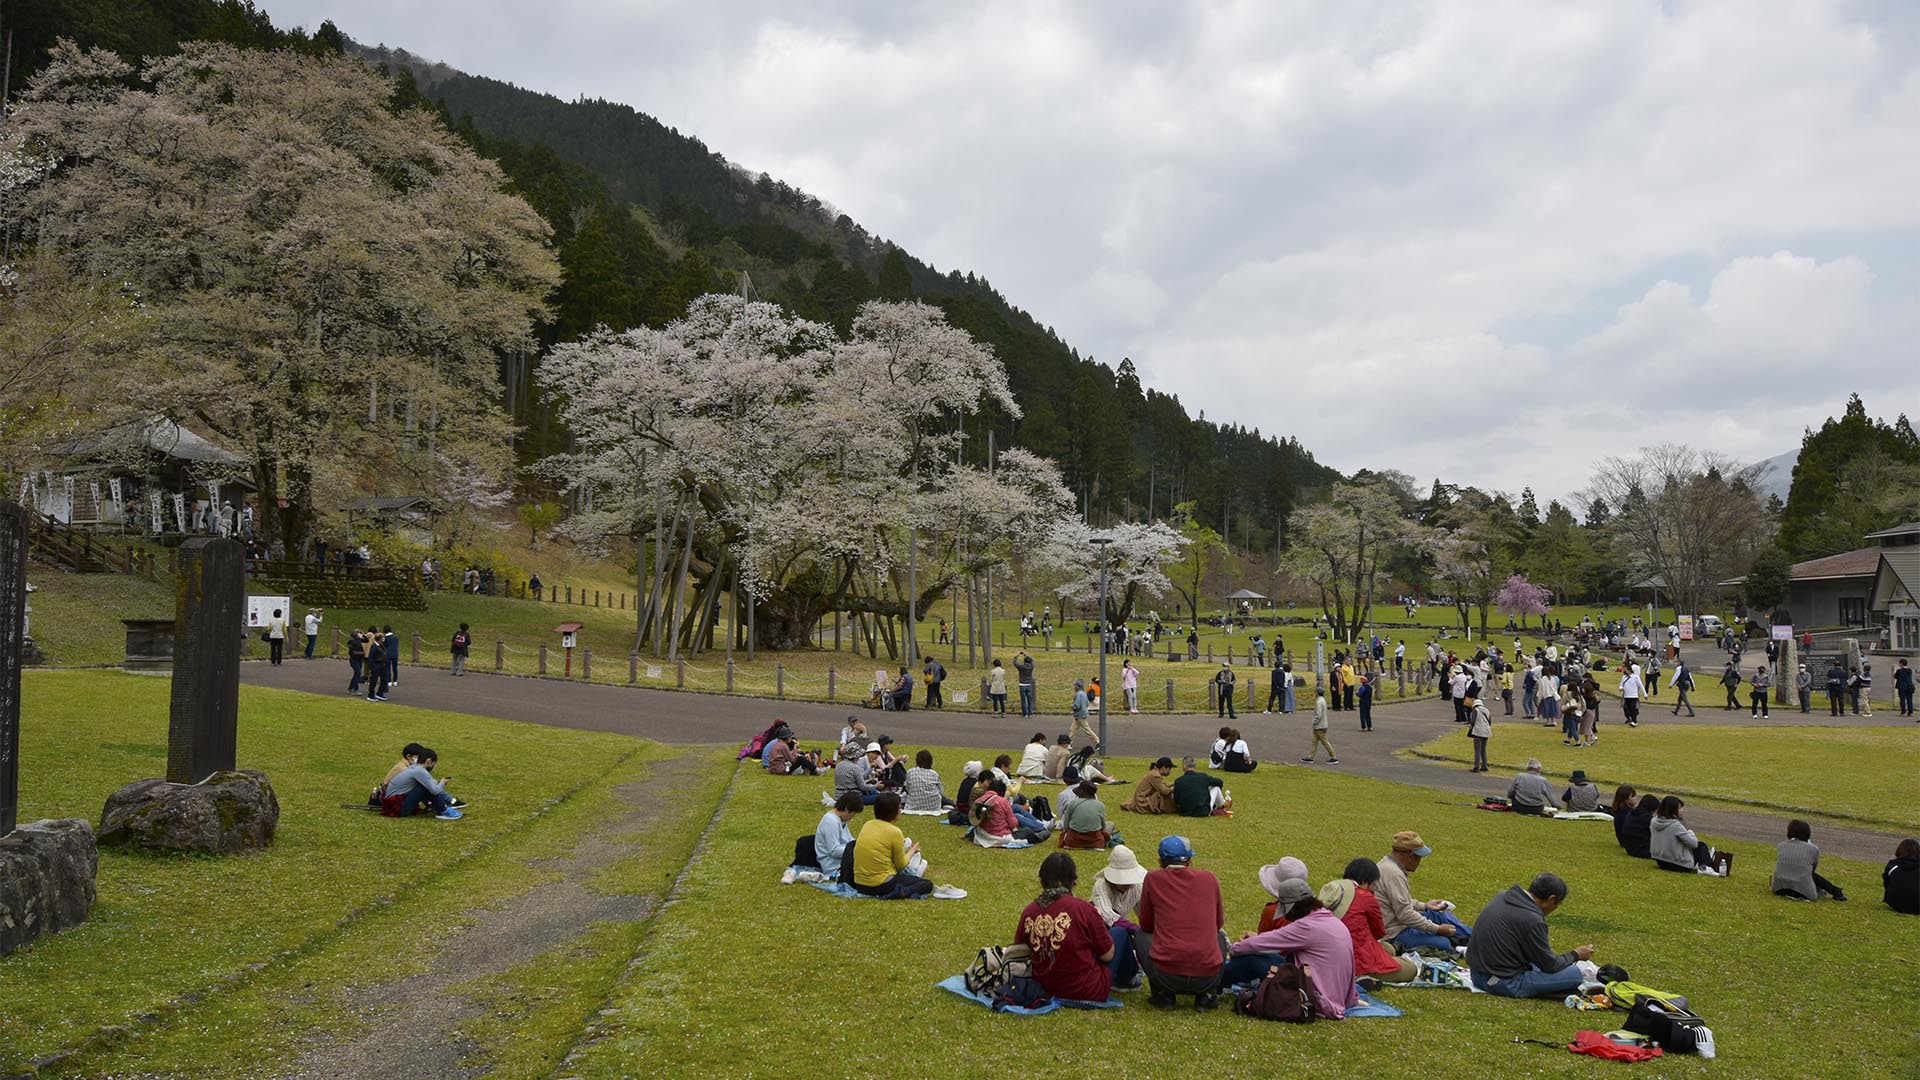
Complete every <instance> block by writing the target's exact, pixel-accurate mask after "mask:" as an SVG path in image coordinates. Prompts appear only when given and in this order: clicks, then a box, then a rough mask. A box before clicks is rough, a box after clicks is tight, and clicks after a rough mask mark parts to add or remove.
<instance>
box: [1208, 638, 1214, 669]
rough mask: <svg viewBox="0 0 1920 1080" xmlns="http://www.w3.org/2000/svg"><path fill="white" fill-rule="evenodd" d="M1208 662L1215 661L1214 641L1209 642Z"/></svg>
mask: <svg viewBox="0 0 1920 1080" xmlns="http://www.w3.org/2000/svg"><path fill="white" fill-rule="evenodd" d="M1207 663H1209V664H1211V663H1213V642H1211V641H1209V642H1207Z"/></svg>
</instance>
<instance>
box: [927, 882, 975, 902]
mask: <svg viewBox="0 0 1920 1080" xmlns="http://www.w3.org/2000/svg"><path fill="white" fill-rule="evenodd" d="M966 895H967V890H965V889H962V888H958V887H957V886H953V885H935V886H934V887H933V898H934V899H935V900H963V899H965V898H966Z"/></svg>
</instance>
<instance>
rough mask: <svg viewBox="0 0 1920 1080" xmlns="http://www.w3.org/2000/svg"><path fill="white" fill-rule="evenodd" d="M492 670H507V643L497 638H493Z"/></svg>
mask: <svg viewBox="0 0 1920 1080" xmlns="http://www.w3.org/2000/svg"><path fill="white" fill-rule="evenodd" d="M493 670H495V671H505V670H507V643H506V642H504V641H501V640H500V639H499V638H494V639H493Z"/></svg>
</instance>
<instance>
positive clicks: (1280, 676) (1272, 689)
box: [1260, 656, 1293, 716]
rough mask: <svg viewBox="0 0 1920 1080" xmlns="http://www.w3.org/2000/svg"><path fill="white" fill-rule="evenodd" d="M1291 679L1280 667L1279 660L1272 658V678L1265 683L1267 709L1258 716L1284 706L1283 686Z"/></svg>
mask: <svg viewBox="0 0 1920 1080" xmlns="http://www.w3.org/2000/svg"><path fill="white" fill-rule="evenodd" d="M1292 677H1293V676H1291V675H1289V674H1287V671H1286V669H1285V668H1284V667H1283V666H1281V664H1280V658H1279V657H1277V656H1276V657H1274V664H1273V676H1272V677H1271V678H1270V679H1269V680H1268V682H1267V707H1266V708H1264V709H1261V710H1260V715H1262V716H1266V715H1268V714H1270V713H1272V712H1274V711H1275V710H1276V709H1279V708H1280V706H1281V705H1283V704H1285V702H1286V692H1285V684H1286V681H1287V680H1288V679H1290V678H1292Z"/></svg>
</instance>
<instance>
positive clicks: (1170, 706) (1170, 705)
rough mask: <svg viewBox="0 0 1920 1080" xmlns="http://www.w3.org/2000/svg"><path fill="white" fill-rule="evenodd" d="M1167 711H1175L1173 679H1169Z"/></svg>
mask: <svg viewBox="0 0 1920 1080" xmlns="http://www.w3.org/2000/svg"><path fill="white" fill-rule="evenodd" d="M1167 711H1168V712H1172V711H1173V680H1172V679H1168V680H1167Z"/></svg>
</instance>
